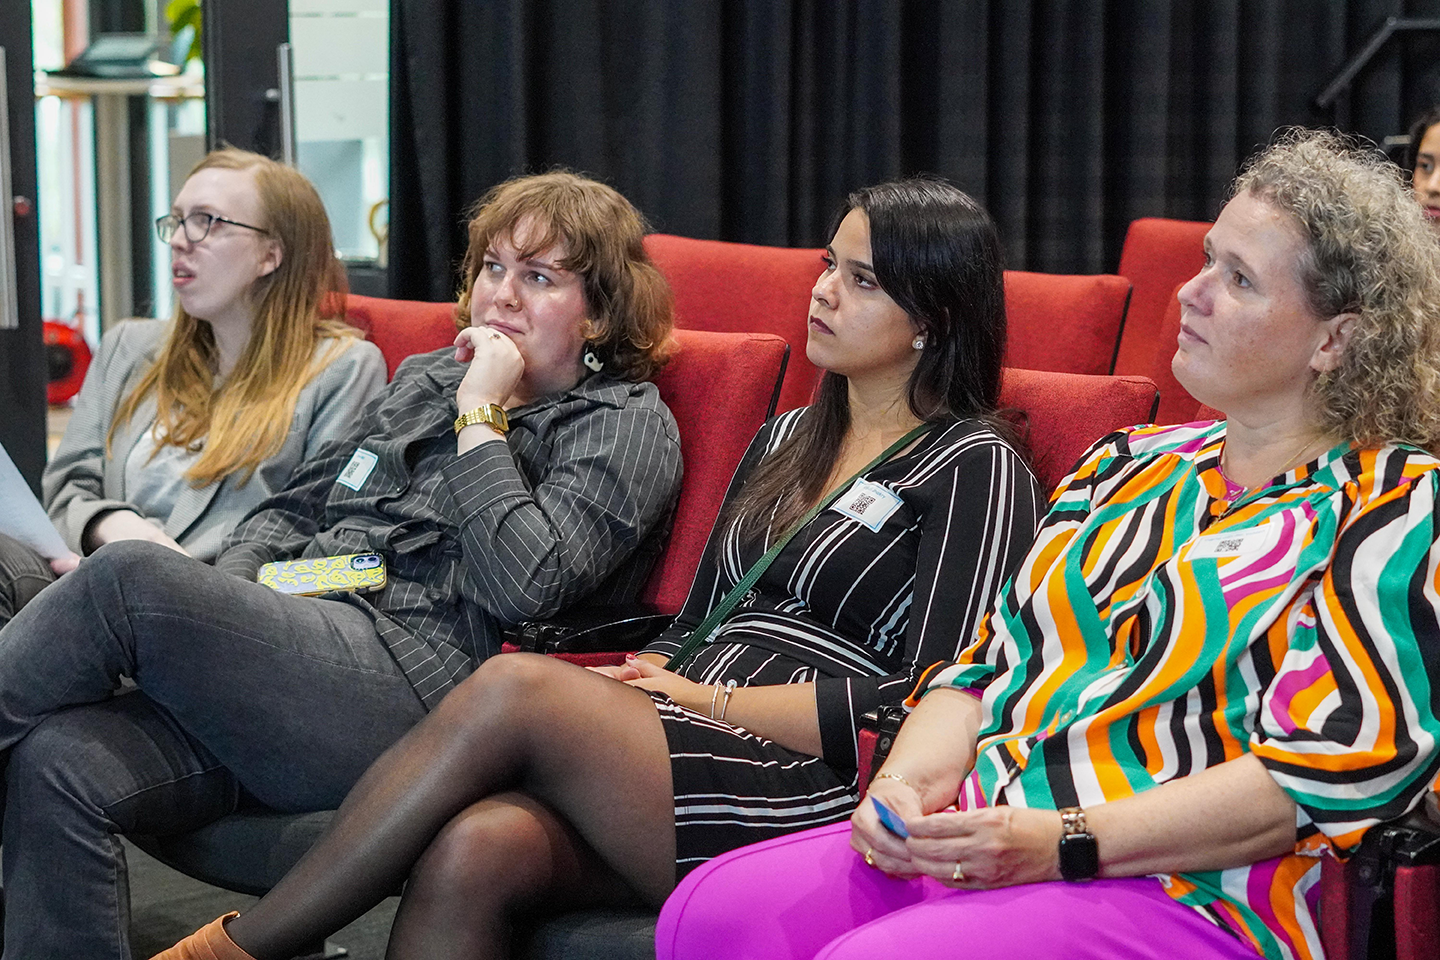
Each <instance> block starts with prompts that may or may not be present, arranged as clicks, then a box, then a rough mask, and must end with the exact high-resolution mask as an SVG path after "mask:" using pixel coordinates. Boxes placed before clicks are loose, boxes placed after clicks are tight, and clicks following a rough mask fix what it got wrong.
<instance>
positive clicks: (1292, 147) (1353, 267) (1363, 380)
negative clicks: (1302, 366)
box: [1231, 128, 1440, 451]
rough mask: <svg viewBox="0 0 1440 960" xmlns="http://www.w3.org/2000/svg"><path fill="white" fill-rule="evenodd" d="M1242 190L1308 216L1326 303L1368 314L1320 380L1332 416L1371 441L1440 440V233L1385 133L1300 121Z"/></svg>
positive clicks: (1249, 173) (1317, 293)
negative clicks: (1380, 144) (1367, 134)
mask: <svg viewBox="0 0 1440 960" xmlns="http://www.w3.org/2000/svg"><path fill="white" fill-rule="evenodd" d="M1242 193H1249V194H1251V195H1253V196H1255V197H1256V198H1257V199H1260V200H1264V201H1265V202H1267V203H1269V204H1271V205H1273V206H1274V207H1275V208H1276V209H1277V210H1280V211H1283V212H1285V213H1287V214H1289V215H1290V216H1291V217H1292V218H1293V219H1294V221H1295V222H1296V223H1297V224H1298V225H1299V227H1300V230H1301V232H1302V234H1303V235H1304V236H1305V238H1306V240H1307V244H1306V250H1305V253H1304V254H1303V255H1302V256H1301V260H1300V263H1299V265H1298V269H1299V273H1300V280H1301V283H1302V285H1303V286H1304V288H1305V291H1306V294H1307V295H1308V297H1309V300H1310V305H1311V306H1312V308H1313V309H1314V310H1315V312H1316V314H1317V315H1319V316H1321V317H1333V316H1335V315H1337V314H1341V313H1353V314H1355V315H1356V319H1355V321H1354V325H1353V328H1352V331H1351V334H1350V339H1349V342H1348V344H1347V345H1346V347H1345V352H1344V354H1343V355H1342V358H1341V361H1340V363H1339V365H1338V366H1337V367H1336V368H1335V369H1334V370H1330V371H1327V372H1325V373H1321V374H1320V375H1319V376H1317V377H1316V379H1315V380H1314V381H1313V383H1312V384H1311V396H1312V398H1313V400H1314V405H1315V409H1316V412H1317V415H1318V417H1319V420H1320V423H1321V424H1322V425H1323V426H1325V427H1326V428H1327V429H1329V430H1331V431H1333V432H1334V433H1335V434H1337V435H1338V436H1340V437H1342V438H1343V439H1346V440H1349V441H1350V442H1352V443H1354V444H1356V445H1358V446H1362V447H1370V446H1377V445H1380V444H1383V443H1387V442H1403V443H1411V444H1414V445H1416V446H1419V447H1423V448H1425V449H1428V450H1431V451H1437V450H1440V331H1437V326H1436V325H1437V320H1440V316H1437V312H1440V244H1437V243H1436V242H1435V235H1434V233H1433V232H1432V231H1431V230H1430V228H1429V226H1428V225H1427V224H1426V222H1425V218H1424V216H1423V214H1422V213H1421V210H1420V207H1419V205H1418V204H1416V203H1415V198H1414V196H1413V195H1412V194H1411V192H1410V187H1409V184H1408V183H1406V181H1405V177H1404V174H1403V173H1402V171H1401V170H1400V169H1399V168H1398V167H1397V166H1395V164H1393V163H1391V162H1390V161H1389V160H1387V159H1386V158H1385V156H1384V155H1383V154H1381V153H1380V152H1379V151H1378V150H1376V149H1375V148H1374V147H1373V145H1369V144H1365V143H1362V142H1360V141H1357V140H1355V139H1352V138H1349V137H1346V136H1343V135H1341V134H1339V133H1336V132H1334V131H1328V130H1307V129H1303V128H1292V129H1289V130H1285V131H1282V132H1281V134H1280V135H1279V136H1278V137H1277V138H1276V140H1275V141H1274V142H1273V143H1272V144H1271V145H1270V146H1269V147H1267V148H1266V149H1265V150H1263V151H1261V152H1260V153H1259V154H1258V155H1256V156H1255V157H1254V158H1252V159H1251V160H1250V161H1249V162H1248V163H1247V164H1246V165H1245V168H1244V169H1243V170H1242V171H1241V173H1240V175H1239V176H1238V177H1237V178H1236V180H1235V183H1234V185H1233V188H1232V194H1231V195H1232V196H1238V195H1240V194H1242Z"/></svg>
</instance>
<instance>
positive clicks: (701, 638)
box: [665, 423, 934, 671]
mask: <svg viewBox="0 0 1440 960" xmlns="http://www.w3.org/2000/svg"><path fill="white" fill-rule="evenodd" d="M933 426H934V424H931V423H922V424H920V426H918V427H916V428H915V429H914V430H911V431H910V432H909V433H907V434H905V436H903V437H901V438H900V439H899V440H896V441H895V442H894V443H892V444H890V446H888V447H886V448H885V449H884V450H883V451H881V453H880V455H879V456H878V457H876V458H875V459H874V460H871V461H870V462H869V463H867V464H865V466H863V467H861V468H860V469H859V470H858V471H857V472H856V473H855V475H854V476H852V477H851V478H850V479H849V480H846V481H845V482H844V483H842V484H840V485H839V486H837V487H836V488H835V489H834V490H832V491H830V493H829V494H827V495H826V496H825V497H823V498H822V499H821V500H820V502H819V503H817V504H815V506H813V507H811V508H810V509H809V510H807V511H805V515H804V516H803V517H801V518H800V519H799V520H797V521H795V525H794V526H792V527H791V528H790V529H789V530H786V531H785V533H784V534H783V535H782V536H781V537H780V539H779V540H776V541H775V543H774V544H773V545H771V547H770V549H769V550H767V551H765V555H764V556H763V557H761V558H760V559H759V560H756V561H755V563H754V564H753V565H752V566H751V567H750V569H749V570H746V571H745V576H743V577H741V578H740V582H739V583H737V584H735V586H733V587H731V588H730V592H729V593H727V594H725V596H724V598H722V599H721V601H720V602H719V603H717V604H716V605H715V606H714V608H713V609H711V611H710V613H709V615H708V616H706V617H705V619H704V620H702V621H701V622H700V626H698V627H696V628H695V629H694V631H693V632H692V633H691V634H690V635H689V636H688V637H686V638H685V639H684V640H683V641H682V642H681V644H680V649H679V650H677V651H676V652H675V656H673V657H671V658H670V659H669V661H668V662H666V664H665V669H666V670H675V671H678V670H679V669H680V668H681V667H683V666H684V665H685V664H686V663H687V662H688V661H689V660H690V658H691V657H692V656H694V655H695V651H696V650H699V649H700V646H701V644H703V643H705V642H706V641H707V640H709V639H710V636H711V634H713V633H714V632H715V630H716V628H717V627H719V626H720V621H722V620H724V619H725V618H726V617H727V616H729V614H730V611H732V610H734V609H735V607H736V605H737V604H739V603H740V601H741V599H743V598H744V596H745V594H747V593H749V592H750V588H751V587H753V586H755V583H756V581H758V580H759V579H760V577H761V575H762V574H764V573H765V571H766V569H768V568H769V566H770V564H771V563H772V562H773V561H774V560H775V558H776V557H778V556H779V555H780V551H781V550H784V549H785V545H786V544H787V543H789V542H790V538H791V537H793V536H795V534H797V533H799V532H800V530H801V528H802V527H804V526H805V525H806V524H808V523H809V522H810V521H811V520H814V519H815V518H816V516H818V515H819V514H820V512H821V511H822V510H824V509H825V508H826V507H828V506H830V504H832V503H834V502H835V499H836V498H837V497H839V496H840V494H841V493H842V492H844V491H845V490H847V489H849V487H850V486H851V484H853V483H854V482H855V481H856V480H857V479H859V478H860V477H862V476H864V475H865V474H867V473H869V472H870V471H871V470H873V469H875V467H876V466H878V465H880V464H881V463H884V462H885V461H886V460H889V459H890V458H891V457H893V456H894V455H895V454H896V453H898V452H899V451H900V450H902V449H904V448H905V447H907V446H909V445H910V444H911V443H913V442H915V440H917V439H918V438H919V437H921V436H922V435H924V434H925V433H927V432H928V431H929V430H930V428H931V427H933Z"/></svg>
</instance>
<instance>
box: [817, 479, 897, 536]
mask: <svg viewBox="0 0 1440 960" xmlns="http://www.w3.org/2000/svg"><path fill="white" fill-rule="evenodd" d="M830 509H831V510H834V511H835V512H836V513H841V514H844V515H845V516H847V517H849V518H850V519H851V520H857V521H859V522H860V523H863V524H865V526H867V527H869V528H870V529H871V530H873V531H875V532H877V533H878V532H879V531H880V528H881V527H883V526H884V525H885V521H886V520H889V519H890V515H891V514H892V513H894V512H895V511H896V510H899V509H900V498H899V497H898V496H896V495H895V494H894V493H893V492H892V491H890V490H888V489H886V488H885V487H882V486H881V485H880V484H878V483H871V482H870V481H869V480H864V479H861V480H856V481H855V484H854V486H852V487H851V488H850V489H849V490H847V491H845V492H844V493H842V494H841V495H840V498H839V499H838V500H836V501H835V502H834V503H833V504H831V505H830Z"/></svg>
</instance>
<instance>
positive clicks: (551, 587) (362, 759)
mask: <svg viewBox="0 0 1440 960" xmlns="http://www.w3.org/2000/svg"><path fill="white" fill-rule="evenodd" d="M643 236H644V221H643V219H642V218H641V216H640V214H639V213H638V212H637V211H636V210H635V209H634V207H632V206H631V205H630V204H629V202H628V201H626V200H625V198H624V197H622V196H620V194H618V193H616V192H615V191H614V190H612V189H611V188H609V187H607V186H605V185H604V184H601V183H597V182H595V181H593V180H587V179H584V178H581V177H578V176H575V175H573V174H569V173H562V172H554V173H547V174H544V175H540V176H534V177H524V178H520V179H517V180H513V181H510V182H508V183H505V184H502V185H500V186H498V187H496V188H495V189H493V190H492V191H491V192H490V193H488V194H487V195H486V196H485V197H484V198H483V200H482V201H481V203H480V205H479V208H478V209H477V211H476V212H475V215H474V217H473V219H472V220H471V222H470V246H469V250H468V252H467V255H466V260H465V265H464V267H463V277H464V284H465V286H464V292H463V294H462V296H461V298H460V304H459V307H458V310H457V316H456V323H457V327H458V328H459V333H458V335H457V336H456V338H455V345H454V347H453V348H450V347H447V348H444V349H441V350H436V351H434V352H432V353H427V354H422V355H419V356H414V357H410V358H408V359H406V360H405V361H404V362H403V363H402V364H401V365H400V368H399V369H398V370H397V371H396V374H395V378H394V381H393V382H392V383H391V384H390V386H389V388H388V389H387V390H386V391H385V392H384V393H383V394H381V395H380V396H379V397H377V398H376V400H375V401H374V402H372V403H371V404H370V405H369V406H367V407H366V408H365V410H364V412H363V413H362V414H361V415H360V416H359V417H357V418H356V420H355V422H354V423H353V424H351V425H349V427H348V429H347V430H346V432H345V434H344V435H343V436H342V437H341V438H340V439H338V440H334V441H331V442H329V443H327V444H325V445H324V446H322V447H321V449H320V450H319V452H318V454H317V455H316V456H315V457H313V458H312V459H310V460H309V461H307V462H306V463H305V464H304V465H303V466H302V467H301V468H300V469H299V471H297V473H296V475H295V477H294V478H293V480H292V482H291V484H290V486H289V487H287V488H286V489H285V490H283V491H281V492H280V493H278V494H276V495H275V496H274V497H272V498H271V499H269V500H267V501H265V502H264V503H262V504H261V505H260V507H259V508H258V509H257V510H256V511H255V513H253V514H252V515H251V516H250V517H248V518H247V519H246V520H245V521H244V522H243V523H241V524H240V526H239V527H238V528H237V529H236V530H235V532H234V533H233V534H232V535H231V537H230V538H229V539H228V540H227V541H226V542H225V543H224V545H223V546H222V547H221V550H220V554H219V557H218V558H217V559H216V562H215V566H214V567H210V566H206V565H204V564H201V563H197V562H196V561H194V560H191V559H190V558H188V557H185V556H182V555H181V554H179V553H177V552H175V551H172V550H168V549H166V548H164V547H162V546H158V545H156V544H153V543H145V542H134V541H124V542H120V543H112V544H107V545H105V546H103V547H101V548H100V549H99V550H97V551H96V552H95V554H94V555H93V556H91V557H89V558H87V559H86V560H85V561H84V562H83V563H81V564H80V566H79V568H78V569H76V570H75V571H74V572H73V573H69V574H66V575H65V576H64V577H63V578H61V580H60V581H59V582H58V583H56V584H55V585H53V586H51V587H49V588H48V589H46V590H44V591H41V593H40V595H39V596H38V597H36V598H35V600H33V601H32V602H31V603H30V604H29V605H28V606H27V607H26V608H25V609H23V610H21V611H20V613H19V614H17V615H16V617H15V619H14V620H12V621H11V622H10V624H9V626H7V627H6V628H5V629H4V630H0V749H6V750H8V752H9V757H8V763H7V765H6V769H5V777H6V799H5V809H4V821H3V823H4V827H3V834H0V849H3V856H4V876H5V901H6V911H5V946H6V950H7V951H13V952H14V954H15V955H17V956H27V957H29V956H67V957H87V958H114V960H125V958H128V956H129V945H128V943H127V942H126V926H127V925H126V923H125V917H126V916H127V912H128V908H127V903H126V900H127V891H126V889H125V884H124V879H123V878H124V876H125V870H124V851H123V848H122V847H121V846H120V844H119V842H118V835H119V834H122V833H175V832H183V831H185V830H187V829H193V828H195V827H198V826H200V825H202V824H204V823H207V822H209V821H211V820H214V819H215V818H217V817H220V816H222V815H224V814H227V813H229V812H231V811H232V810H233V809H235V806H236V802H237V798H238V797H239V796H240V795H241V791H242V790H243V791H244V793H245V794H247V795H248V796H250V797H253V798H255V799H257V800H259V801H260V802H261V803H263V804H266V805H268V806H270V807H273V808H276V809H280V810H290V811H300V810H324V809H331V808H334V807H335V806H337V805H338V804H339V803H340V801H341V800H342V799H344V797H345V794H346V792H347V791H348V790H349V789H350V788H351V786H352V785H353V784H354V782H355V780H356V779H357V778H358V777H359V776H360V775H361V774H362V773H363V772H364V771H365V768H366V767H368V766H369V765H370V764H371V763H372V762H373V761H374V760H375V759H376V758H377V757H378V756H379V755H380V754H381V752H382V751H384V750H385V748H386V747H388V746H390V744H392V743H393V742H394V741H395V740H396V739H398V738H399V737H400V736H401V735H403V734H404V733H405V731H406V730H408V729H409V728H410V727H411V726H412V725H413V724H415V723H416V722H417V721H419V720H420V719H421V718H422V717H424V716H425V714H426V713H427V712H428V711H430V710H433V709H435V708H436V707H437V706H438V705H439V704H440V703H441V701H442V699H443V698H445V696H446V695H447V694H449V693H450V692H451V691H452V690H453V689H454V688H455V686H456V685H457V684H458V683H460V681H461V680H463V679H464V678H465V677H466V676H467V675H469V674H470V672H471V671H472V670H473V669H474V668H475V666H476V665H477V664H478V663H480V662H482V661H484V660H485V659H486V658H487V657H489V656H491V655H492V654H494V653H496V652H498V650H499V646H500V627H501V625H503V624H508V623H516V622H519V621H523V620H531V619H543V618H546V617H549V616H552V615H553V614H555V613H556V612H558V611H559V610H561V609H562V608H564V607H566V606H567V605H569V604H572V603H574V602H575V601H577V600H580V599H582V598H593V599H594V600H595V602H600V603H603V602H614V601H621V600H625V599H630V598H633V597H634V596H635V595H636V594H637V593H638V591H639V589H640V587H641V586H642V585H643V583H644V581H645V578H646V575H647V574H648V571H649V568H650V566H651V565H652V562H653V560H654V557H655V555H656V554H657V553H658V550H659V547H660V541H661V539H662V538H663V536H664V533H665V519H666V517H667V515H668V514H669V512H670V510H671V509H672V506H673V502H674V499H675V494H676V491H677V489H678V486H679V480H680V469H681V467H680V440H679V435H678V432H677V430H676V426H675V421H674V418H673V417H671V415H670V412H669V410H667V409H666V408H665V406H664V404H663V403H662V402H661V400H660V397H659V393H658V391H657V390H656V388H655V386H654V384H653V383H647V382H644V381H645V380H647V379H648V378H649V377H651V376H652V375H653V374H655V373H656V372H657V371H658V370H659V369H660V367H661V365H662V363H663V362H664V360H665V358H666V352H667V350H668V343H669V335H670V328H671V298H670V291H669V287H668V286H667V285H666V283H665V280H664V278H663V277H662V276H661V275H660V273H659V271H658V270H657V269H656V268H655V266H654V264H652V263H651V262H650V260H649V258H648V257H647V256H646V254H645V249H644V246H643V243H642V240H643ZM587 355H588V357H589V361H590V364H591V366H595V365H599V366H602V367H603V369H602V370H601V371H600V372H595V373H592V371H591V368H590V367H589V366H587V365H586V363H585V358H586V357H587ZM370 552H373V553H378V554H379V555H380V556H381V557H382V558H383V560H384V564H385V570H386V574H387V583H386V585H385V587H384V589H383V590H381V591H379V592H378V593H369V594H363V595H360V594H354V593H349V594H344V593H330V594H326V595H324V596H321V597H295V596H289V595H285V594H282V593H279V592H277V591H275V590H272V589H270V588H269V587H267V586H263V585H261V584H258V583H255V582H254V580H255V577H256V572H257V570H258V569H259V567H260V566H261V564H263V563H266V562H268V561H276V560H288V559H291V558H296V557H326V556H343V555H347V554H357V553H370ZM121 676H129V677H131V678H133V680H134V683H135V686H136V687H138V688H139V692H137V693H125V694H121V695H119V696H112V691H113V690H114V688H115V684H116V681H117V680H118V678H120V677H121Z"/></svg>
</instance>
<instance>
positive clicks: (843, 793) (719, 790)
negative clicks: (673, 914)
mask: <svg viewBox="0 0 1440 960" xmlns="http://www.w3.org/2000/svg"><path fill="white" fill-rule="evenodd" d="M649 693H650V697H651V698H652V699H653V700H654V701H655V707H656V709H657V710H659V712H660V722H661V725H662V726H664V728H665V741H666V743H667V744H668V745H669V748H670V776H671V779H672V781H673V785H674V789H675V879H676V880H677V881H678V880H680V878H682V877H684V876H685V874H687V873H689V872H690V871H691V870H693V869H695V868H696V867H698V866H699V865H700V864H702V863H704V862H705V861H706V860H710V859H712V858H714V857H717V856H719V855H720V854H722V853H726V852H728V851H730V850H734V849H736V848H737V847H743V846H745V845H746V844H750V843H759V842H760V841H761V840H769V839H771V838H773V837H780V836H784V835H785V834H788V833H795V832H796V831H799V830H808V829H810V828H811V827H821V826H824V825H826V824H830V823H837V822H839V821H841V820H845V819H848V818H849V816H850V814H851V813H852V812H853V811H854V810H855V805H856V804H857V803H858V802H859V799H860V795H859V792H858V789H857V786H856V778H855V774H854V772H853V771H852V772H850V773H849V774H848V777H847V776H845V775H842V774H840V773H837V772H836V771H835V770H834V769H832V768H831V767H830V766H829V765H828V764H826V763H825V761H823V760H821V759H820V758H819V757H812V756H809V755H807V754H803V753H796V752H795V751H793V750H787V749H785V748H784V747H782V746H780V745H779V744H776V743H772V742H771V741H769V740H766V739H764V738H763V737H757V736H755V735H754V734H753V733H750V732H749V731H747V730H745V729H744V728H743V727H737V726H735V725H733V724H729V723H725V722H723V721H720V720H711V719H710V718H709V717H708V716H706V715H704V714H701V713H696V712H695V711H693V710H688V709H686V708H685V707H682V706H680V705H679V704H677V703H675V702H674V701H673V700H671V699H670V698H669V697H667V696H666V695H665V694H663V693H658V692H656V691H653V690H652V691H649Z"/></svg>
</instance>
